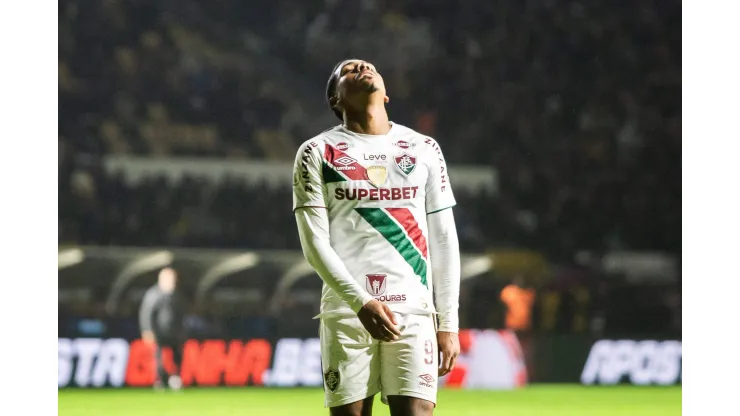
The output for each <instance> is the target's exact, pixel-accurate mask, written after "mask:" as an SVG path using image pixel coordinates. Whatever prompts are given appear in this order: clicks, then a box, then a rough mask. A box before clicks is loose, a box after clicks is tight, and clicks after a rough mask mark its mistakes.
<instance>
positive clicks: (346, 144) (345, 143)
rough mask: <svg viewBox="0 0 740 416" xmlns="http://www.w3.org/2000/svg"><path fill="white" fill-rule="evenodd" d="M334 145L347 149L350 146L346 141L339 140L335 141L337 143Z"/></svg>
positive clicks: (340, 148)
mask: <svg viewBox="0 0 740 416" xmlns="http://www.w3.org/2000/svg"><path fill="white" fill-rule="evenodd" d="M334 147H336V148H337V149H339V150H347V149H349V148H350V145H349V143H347V142H341V143H337V145H336V146H334Z"/></svg>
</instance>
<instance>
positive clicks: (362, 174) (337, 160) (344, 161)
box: [322, 144, 367, 183]
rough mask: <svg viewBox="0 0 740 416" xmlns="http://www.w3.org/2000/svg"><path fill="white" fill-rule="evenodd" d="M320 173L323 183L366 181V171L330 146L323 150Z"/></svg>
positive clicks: (351, 158) (346, 155)
mask: <svg viewBox="0 0 740 416" xmlns="http://www.w3.org/2000/svg"><path fill="white" fill-rule="evenodd" d="M322 171H323V172H322V173H323V175H324V183H331V182H345V181H364V180H367V170H366V169H365V167H364V166H362V165H361V164H360V163H359V162H357V160H356V159H355V158H353V157H352V156H349V155H348V154H346V153H344V152H343V151H341V150H339V149H337V148H336V147H333V146H332V145H330V144H327V145H326V149H324V163H323V166H322Z"/></svg>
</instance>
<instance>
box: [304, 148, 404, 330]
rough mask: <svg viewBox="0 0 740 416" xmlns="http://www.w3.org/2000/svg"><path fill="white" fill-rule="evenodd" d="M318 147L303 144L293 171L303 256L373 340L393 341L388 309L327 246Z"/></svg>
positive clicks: (322, 183) (328, 242) (327, 229)
mask: <svg viewBox="0 0 740 416" xmlns="http://www.w3.org/2000/svg"><path fill="white" fill-rule="evenodd" d="M320 147H321V146H320V145H319V144H318V143H316V142H315V141H309V142H307V143H306V144H305V145H304V146H302V147H301V149H300V150H299V151H298V154H297V155H296V161H295V165H294V167H293V211H294V213H295V218H296V223H297V225H298V235H299V237H300V239H301V247H302V249H303V255H304V256H305V257H306V260H307V261H308V263H309V264H310V265H311V266H312V267H313V268H314V270H315V271H316V273H317V274H318V275H319V276H320V277H321V279H322V280H323V281H324V283H326V285H327V286H329V287H330V288H331V289H332V290H334V292H335V293H337V295H339V297H340V298H341V299H342V300H344V301H345V302H346V303H347V304H348V305H349V307H350V308H351V309H352V310H353V311H354V312H355V313H357V315H358V317H359V318H360V320H361V321H362V324H363V325H364V326H365V328H366V329H367V330H368V332H369V333H370V334H371V335H372V336H373V337H374V338H376V339H382V340H385V341H388V340H392V339H396V338H397V336H398V335H400V333H399V332H398V329H397V328H396V326H395V325H396V324H397V322H396V321H395V317H394V316H393V314H392V313H391V311H390V309H389V308H388V306H387V305H385V304H383V303H381V302H378V301H377V300H375V299H373V297H372V296H371V295H370V294H369V293H367V292H366V291H365V290H363V288H362V287H361V286H360V285H359V284H358V283H357V281H356V280H355V279H354V278H353V277H352V275H351V274H350V273H349V270H347V267H346V266H345V265H344V263H343V262H342V260H341V259H340V258H339V255H337V253H336V251H334V248H332V246H331V239H330V234H329V216H328V212H327V209H326V207H327V204H326V200H325V193H324V189H325V188H324V181H323V178H322V173H321V172H322V171H321V166H322V160H321V156H320V154H319V153H318V152H319V149H320Z"/></svg>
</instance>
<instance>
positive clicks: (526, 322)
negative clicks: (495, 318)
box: [501, 276, 535, 332]
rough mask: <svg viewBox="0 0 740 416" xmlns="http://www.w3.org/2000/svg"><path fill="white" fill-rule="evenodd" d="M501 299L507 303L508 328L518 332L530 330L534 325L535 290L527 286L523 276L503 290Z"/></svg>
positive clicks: (515, 279)
mask: <svg viewBox="0 0 740 416" xmlns="http://www.w3.org/2000/svg"><path fill="white" fill-rule="evenodd" d="M501 301H502V302H504V304H505V305H506V319H505V325H506V328H507V329H511V330H513V331H517V332H520V331H528V330H529V329H530V328H531V326H532V307H533V306H534V301H535V291H534V289H530V288H528V287H527V286H526V282H525V280H524V278H523V277H521V276H517V277H516V278H514V280H513V281H512V282H511V284H509V285H507V286H506V287H504V288H503V289H502V290H501Z"/></svg>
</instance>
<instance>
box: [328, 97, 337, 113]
mask: <svg viewBox="0 0 740 416" xmlns="http://www.w3.org/2000/svg"><path fill="white" fill-rule="evenodd" d="M329 105H330V106H331V108H332V109H335V110H338V109H339V108H337V106H338V105H339V97H338V96H336V95H335V96H333V97H331V98H329Z"/></svg>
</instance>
